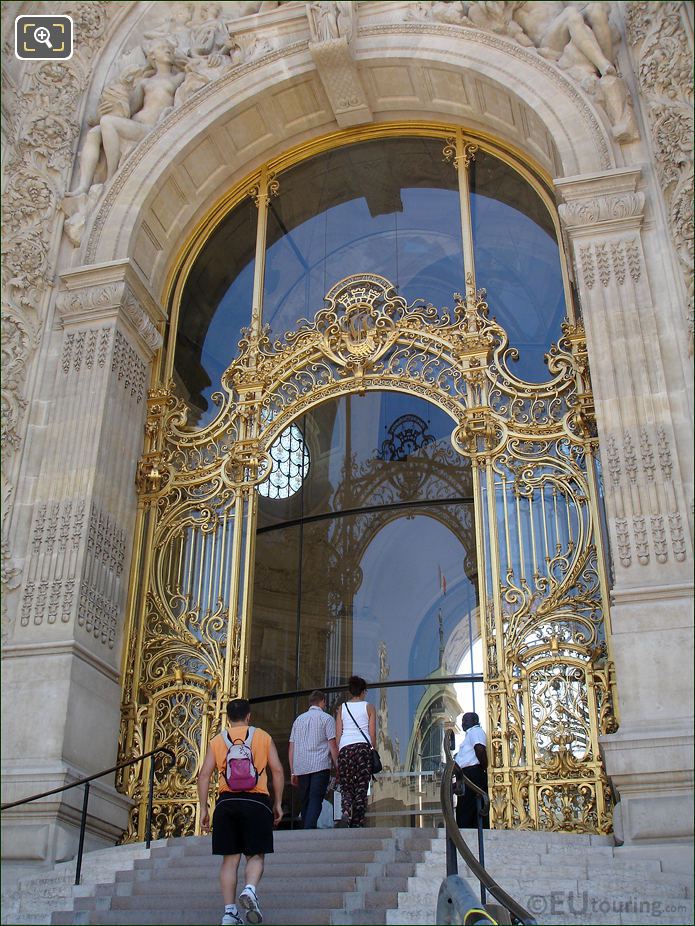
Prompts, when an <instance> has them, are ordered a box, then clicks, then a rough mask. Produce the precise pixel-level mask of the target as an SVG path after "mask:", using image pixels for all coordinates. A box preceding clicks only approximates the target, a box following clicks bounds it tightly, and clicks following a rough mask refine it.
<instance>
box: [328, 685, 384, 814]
mask: <svg viewBox="0 0 695 926" xmlns="http://www.w3.org/2000/svg"><path fill="white" fill-rule="evenodd" d="M348 690H349V692H350V697H349V698H348V700H347V701H346V702H345V703H344V704H342V705H341V706H340V710H339V711H338V714H337V717H336V720H335V733H336V738H337V740H338V750H339V751H338V775H339V777H340V796H341V804H342V813H343V815H342V818H341V819H340V821H339V822H338V823H337V824H336V826H350V827H356V826H364V815H365V813H366V812H367V791H368V789H369V780H370V778H371V777H372V747H373V745H374V743H375V742H376V711H375V710H374V707H373V706H372V705H371V704H368V703H367V702H366V700H365V698H366V696H367V683H366V682H365V680H364V679H363V678H360V677H359V675H353V676H352V677H351V678H350V680H349V681H348Z"/></svg>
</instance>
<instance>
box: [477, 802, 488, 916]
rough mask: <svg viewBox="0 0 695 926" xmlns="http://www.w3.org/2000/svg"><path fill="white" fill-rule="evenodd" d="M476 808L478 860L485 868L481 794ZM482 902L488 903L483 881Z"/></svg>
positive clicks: (481, 884)
mask: <svg viewBox="0 0 695 926" xmlns="http://www.w3.org/2000/svg"><path fill="white" fill-rule="evenodd" d="M475 806H476V810H477V811H478V813H477V819H478V860H479V861H480V864H481V866H482V867H483V868H485V848H484V846H483V799H482V797H481V796H480V795H479V794H476V796H475ZM480 902H481V903H482V904H485V903H486V902H487V891H486V890H485V885H484V884H483V882H482V881H481V882H480Z"/></svg>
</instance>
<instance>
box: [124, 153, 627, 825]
mask: <svg viewBox="0 0 695 926" xmlns="http://www.w3.org/2000/svg"><path fill="white" fill-rule="evenodd" d="M460 142H461V140H460V139H459V147H460ZM264 183H265V184H266V187H265V189H266V191H267V192H268V191H269V192H271V193H272V190H271V189H270V186H271V184H270V181H269V178H267V177H266V178H265V179H264ZM467 284H468V285H467V292H466V296H465V298H464V297H462V296H461V295H458V294H456V295H455V296H454V307H453V310H449V309H437V308H435V307H434V306H431V305H427V304H425V303H423V302H420V301H418V302H414V303H410V304H409V303H407V302H406V300H405V299H403V298H402V297H401V296H399V295H398V294H397V293H396V291H395V289H394V287H393V285H392V284H391V283H390V282H389V281H388V280H386V279H384V278H383V277H380V276H377V275H375V274H359V275H354V276H350V277H348V278H346V279H345V280H342V281H340V282H339V283H338V284H336V286H334V287H333V288H332V289H331V290H330V291H329V292H328V294H327V295H326V305H325V306H324V308H322V309H319V310H318V311H317V312H316V314H315V315H314V317H313V319H311V320H308V321H304V322H303V323H302V324H301V325H300V326H299V327H298V328H297V329H296V330H295V331H292V332H288V333H287V334H286V335H285V336H284V338H282V339H281V340H278V341H275V342H274V343H272V344H271V343H270V341H269V339H268V337H267V334H265V333H264V332H263V331H261V330H260V329H259V328H258V327H257V326H256V327H254V326H253V325H252V328H251V329H250V330H249V331H246V332H244V333H243V336H242V339H241V341H240V345H239V346H240V353H239V356H238V357H237V359H235V360H234V361H233V363H232V364H231V365H230V366H229V367H228V369H227V370H226V372H225V374H224V375H223V377H222V382H221V389H220V392H219V393H218V394H217V395H216V399H215V400H216V402H217V404H218V406H219V410H218V413H217V416H216V418H215V419H214V420H213V421H212V422H211V423H210V424H208V425H207V426H206V427H204V428H201V429H199V430H195V429H192V428H189V427H188V426H187V424H186V409H185V406H184V405H183V403H182V402H181V401H180V400H178V399H177V398H176V397H175V395H174V393H173V387H172V386H171V384H163V385H161V386H159V387H158V388H157V389H155V390H153V391H152V392H151V393H150V396H149V399H148V418H147V424H146V435H145V453H144V455H143V458H142V461H141V463H140V467H139V469H138V490H139V492H140V493H141V496H142V499H143V502H144V503H145V504H144V505H143V514H142V517H143V519H145V520H143V522H142V523H143V527H142V532H143V537H144V541H143V543H142V547H141V549H140V550H139V551H138V552H137V553H136V563H135V567H134V575H135V576H138V577H140V576H141V577H142V578H141V580H139V582H138V585H137V587H136V588H135V589H134V591H133V594H132V595H131V601H132V602H133V613H132V615H131V625H130V632H129V636H128V640H127V649H126V657H125V672H124V691H123V727H122V731H121V743H120V749H121V754H125V753H126V752H130V751H132V750H133V749H135V748H142V749H150V748H153V747H154V746H157V745H168V746H170V747H171V748H173V749H174V751H175V752H176V754H177V757H178V761H177V764H176V766H175V768H174V769H173V770H172V772H171V773H169V774H168V775H167V777H166V778H165V779H164V780H163V781H159V782H158V783H157V786H156V787H157V792H156V794H155V830H156V831H158V833H159V835H168V834H184V833H191V832H193V831H194V830H195V826H196V820H195V813H196V811H195V807H196V797H195V772H196V763H197V761H198V753H199V748H200V744H201V743H202V742H205V740H206V739H207V738H208V737H209V736H210V735H212V732H214V730H215V729H216V725H217V724H218V723H219V717H220V714H221V710H222V706H223V704H224V701H225V699H226V698H228V697H230V696H231V695H233V694H234V693H236V692H237V691H238V690H239V682H240V673H241V672H242V667H243V664H244V660H245V658H246V655H245V649H244V647H245V642H244V641H245V639H246V627H245V624H244V621H245V620H246V618H247V612H245V611H244V610H243V608H244V606H245V605H244V604H243V602H245V601H247V596H245V595H244V590H245V588H248V585H249V583H251V582H252V578H253V543H252V542H250V541H249V538H252V537H253V535H254V532H255V499H256V493H255V487H256V486H258V485H259V484H260V483H261V482H262V481H263V480H264V479H265V478H267V476H268V473H269V469H270V456H269V451H270V448H271V446H272V445H273V442H274V441H275V440H276V438H277V437H278V435H280V434H281V433H282V432H283V431H284V430H285V429H286V428H287V427H288V426H289V425H290V424H291V423H292V422H293V421H294V420H295V419H296V418H297V417H298V416H299V415H300V414H301V413H302V412H303V411H304V410H306V409H308V408H310V407H311V406H313V405H316V404H318V403H319V402H322V401H324V400H325V399H326V398H328V397H334V396H337V395H344V394H347V393H350V392H359V391H365V390H383V389H395V390H399V391H403V392H407V393H410V394H412V395H416V396H422V397H424V398H426V399H428V400H429V401H432V402H434V403H436V404H437V405H439V406H440V407H441V408H443V409H445V410H447V411H448V412H449V413H450V415H451V417H452V419H453V420H454V421H455V422H456V426H455V428H454V432H453V435H452V445H453V448H454V450H455V451H458V452H459V453H463V454H465V455H467V456H469V457H470V458H471V459H472V461H473V462H474V465H475V466H474V471H475V484H474V492H475V510H476V524H475V530H476V536H477V543H476V546H477V557H478V563H479V568H478V575H479V582H480V587H479V590H480V599H481V600H480V613H481V623H482V630H481V632H482V636H483V652H484V673H485V680H486V696H487V711H488V730H489V741H490V755H491V764H492V769H491V776H490V790H491V795H490V796H491V806H492V811H491V813H492V821H493V825H494V826H497V827H519V828H546V829H556V830H576V831H592V832H601V833H602V832H608V831H609V829H610V826H611V800H612V799H611V795H610V789H609V787H608V784H607V780H606V776H605V772H604V770H603V766H602V763H601V757H600V750H599V742H598V737H599V735H600V734H601V733H607V732H612V731H613V730H615V728H616V723H617V721H616V716H615V710H614V700H613V699H614V690H615V678H614V669H613V665H612V662H611V659H610V651H609V646H610V640H609V634H608V628H607V616H608V601H607V592H606V588H607V585H606V581H605V577H604V575H603V570H604V565H603V558H602V554H601V547H600V544H601V537H600V530H599V529H598V524H599V508H598V504H599V502H598V487H597V477H596V473H595V470H594V455H595V453H596V438H595V426H594V414H593V399H592V394H591V383H590V379H589V369H588V361H587V354H586V341H585V337H584V331H583V328H582V326H581V325H578V324H577V325H569V324H566V325H565V327H564V330H563V338H562V339H561V341H560V343H559V344H558V345H556V346H554V347H553V348H552V349H551V351H550V352H549V354H548V369H549V373H550V379H549V380H548V381H547V382H545V383H540V384H535V383H527V382H523V381H522V380H519V379H518V378H517V377H516V376H515V375H514V374H513V373H512V372H511V370H510V366H509V361H510V359H512V358H514V356H515V351H514V349H513V348H512V347H510V345H509V343H508V339H507V335H506V332H505V331H504V330H503V329H502V328H501V326H500V325H498V324H497V322H496V321H495V320H494V319H491V318H490V317H489V314H488V306H487V303H486V301H485V298H484V293H483V292H481V291H478V292H476V291H475V289H474V283H473V280H472V278H470V279H468V280H467ZM452 452H453V451H452ZM423 465H424V464H423ZM472 532H473V528H471V534H472ZM244 538H245V539H244ZM252 655H253V654H251V656H252ZM144 774H145V772H144V771H143V772H142V773H141V774H139V775H138V774H137V772H129V773H128V775H127V776H126V777H124V778H123V779H121V781H120V787H121V788H122V789H123V790H124V791H125V792H126V793H128V794H130V795H131V796H132V797H133V798H134V799H135V801H136V808H135V810H134V812H133V816H132V818H131V825H130V829H129V838H137V837H138V836H139V838H142V834H143V828H144V804H143V800H144V796H145V795H146V787H145V786H144V778H143V775H144Z"/></svg>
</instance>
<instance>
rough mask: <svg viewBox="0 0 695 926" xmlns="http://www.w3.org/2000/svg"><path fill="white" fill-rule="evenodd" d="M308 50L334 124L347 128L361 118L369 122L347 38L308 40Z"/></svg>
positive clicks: (369, 118)
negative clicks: (333, 118) (333, 116)
mask: <svg viewBox="0 0 695 926" xmlns="http://www.w3.org/2000/svg"><path fill="white" fill-rule="evenodd" d="M309 51H310V53H311V57H312V58H313V59H314V63H315V64H316V69H317V70H318V72H319V77H320V78H321V83H322V84H323V86H324V89H325V91H326V95H327V96H328V99H329V101H330V104H331V107H332V109H333V113H334V115H335V118H336V122H337V123H338V125H339V126H340V127H341V128H348V127H349V126H351V125H358V124H359V123H361V122H371V121H372V119H373V115H372V111H371V109H370V108H369V103H368V102H367V96H366V94H365V92H364V88H363V86H362V82H361V80H360V76H359V74H358V71H357V67H356V65H355V62H354V60H353V58H352V54H351V52H350V46H349V44H348V40H347V38H345V37H341V38H336V39H330V40H328V41H325V42H310V43H309Z"/></svg>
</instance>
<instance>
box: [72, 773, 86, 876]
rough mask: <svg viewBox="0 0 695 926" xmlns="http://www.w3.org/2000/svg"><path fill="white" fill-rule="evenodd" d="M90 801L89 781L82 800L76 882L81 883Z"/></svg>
mask: <svg viewBox="0 0 695 926" xmlns="http://www.w3.org/2000/svg"><path fill="white" fill-rule="evenodd" d="M88 803H89V782H88V781H86V782H85V784H84V800H83V801H82V819H81V820H80V842H79V845H78V847H77V867H76V868H75V884H79V883H80V877H81V876H82V852H83V851H84V832H85V830H86V828H87V804H88Z"/></svg>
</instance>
